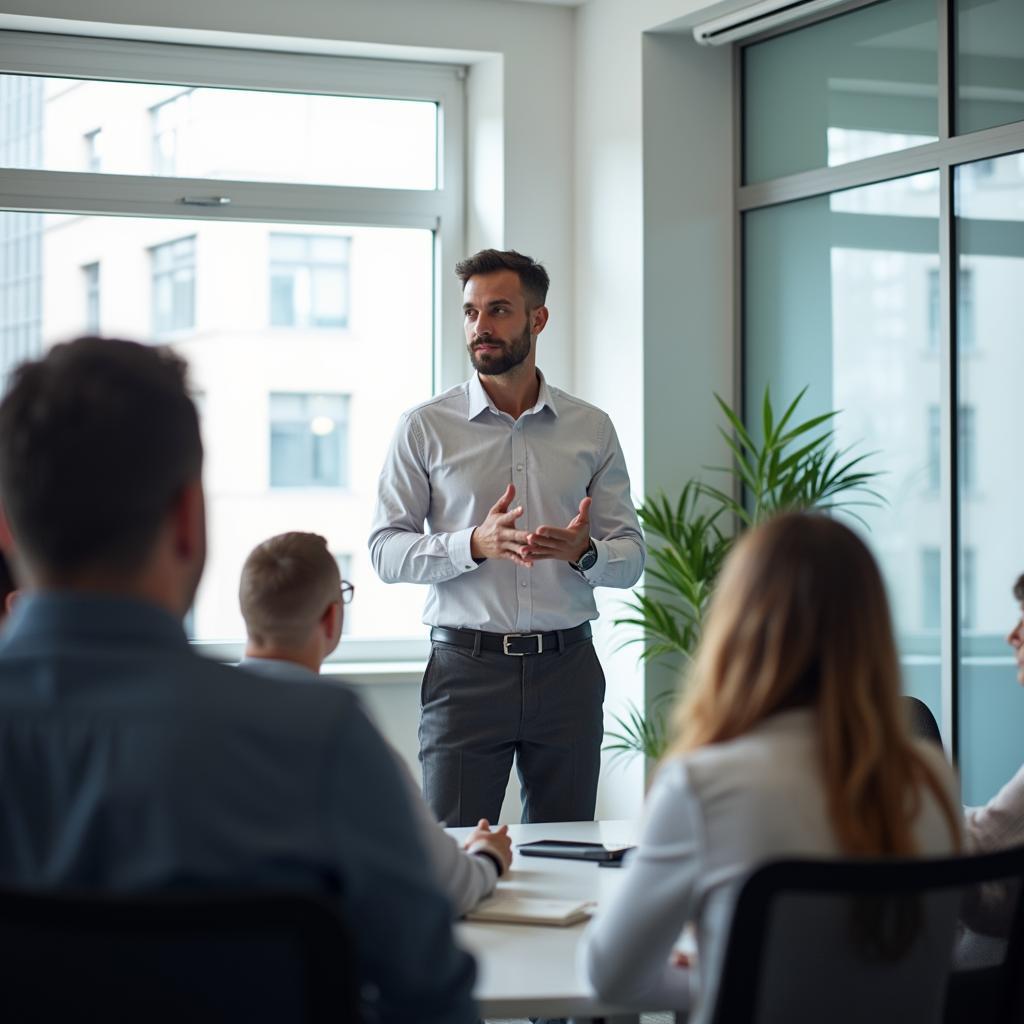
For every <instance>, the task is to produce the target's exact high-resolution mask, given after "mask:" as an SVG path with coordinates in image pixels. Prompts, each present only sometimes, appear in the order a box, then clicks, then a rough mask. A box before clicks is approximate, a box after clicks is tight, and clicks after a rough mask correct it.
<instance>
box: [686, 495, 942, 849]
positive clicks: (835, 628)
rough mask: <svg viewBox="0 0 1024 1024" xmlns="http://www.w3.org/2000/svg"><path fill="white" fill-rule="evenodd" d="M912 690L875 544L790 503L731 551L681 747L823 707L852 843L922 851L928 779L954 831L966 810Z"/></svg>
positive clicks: (830, 781) (830, 765) (836, 790)
mask: <svg viewBox="0 0 1024 1024" xmlns="http://www.w3.org/2000/svg"><path fill="white" fill-rule="evenodd" d="M899 697H900V669H899V659H898V655H897V651H896V642H895V639H894V636H893V629H892V621H891V618H890V614H889V602H888V600H887V598H886V593H885V585H884V583H883V581H882V576H881V573H880V571H879V569H878V566H877V564H876V563H875V560H874V558H872V556H871V553H870V552H869V551H868V549H867V547H866V546H865V545H864V543H863V542H862V541H861V540H860V539H859V538H858V537H857V535H856V534H855V533H854V532H853V531H852V530H850V529H848V528H847V527H845V526H843V525H841V524H840V523H838V522H836V521H835V520H833V519H830V518H828V517H826V516H824V515H820V514H811V513H787V514H784V515H780V516H778V517H777V518H775V519H773V520H771V521H770V522H768V523H766V524H764V525H762V526H759V527H757V528H756V529H754V530H751V531H750V532H749V533H747V534H745V535H744V536H743V537H742V538H741V539H740V540H739V541H738V542H737V544H736V547H735V549H734V550H733V552H732V553H731V555H730V556H729V558H728V559H727V561H726V565H725V567H724V568H723V570H722V575H721V577H720V579H719V582H718V584H717V588H716V591H715V595H714V597H713V599H712V602H711V607H710V608H709V611H708V616H707V620H706V623H705V628H704V635H703V638H702V640H701V644H700V648H699V650H698V652H697V654H696V656H695V659H694V663H693V666H692V670H691V674H690V679H689V684H688V691H687V693H686V695H685V698H684V699H683V701H682V702H681V703H680V705H679V708H678V710H677V713H676V721H675V733H676V736H677V740H676V744H675V750H676V751H688V750H693V749H695V748H697V747H700V746H704V745H706V744H711V743H718V742H722V741H725V740H730V739H734V738H736V737H738V736H742V735H743V734H744V733H746V732H748V731H750V730H751V729H753V728H754V727H755V726H757V725H758V724H759V723H761V722H762V721H764V720H765V719H766V718H768V717H769V716H770V715H772V714H774V713H776V712H778V711H783V710H787V709H790V708H796V707H811V708H814V709H815V714H816V717H817V722H818V736H819V747H820V755H821V765H822V771H823V777H824V782H825V792H826V797H827V802H828V808H829V814H830V817H831V820H832V825H833V829H834V831H835V834H836V837H837V840H838V842H839V845H840V847H841V849H843V850H844V852H846V853H849V854H910V853H912V852H914V849H915V844H914V839H913V834H912V822H913V818H914V816H915V815H916V812H917V809H918V808H919V807H920V801H921V787H922V785H923V786H927V787H928V788H930V789H931V790H932V791H933V792H934V793H935V795H936V797H937V798H938V800H939V802H940V805H941V806H942V808H943V811H944V813H945V814H946V816H947V819H948V820H949V824H950V830H951V833H952V834H953V836H954V839H956V838H958V836H959V825H958V820H959V817H958V815H957V814H956V812H955V810H954V808H953V806H952V805H951V803H950V801H949V799H948V797H947V796H946V793H945V790H944V789H943V787H942V785H941V782H940V780H939V779H938V778H937V777H936V775H935V773H934V772H932V770H931V769H930V768H929V766H928V764H927V763H926V761H925V760H924V759H923V758H922V757H921V756H920V755H919V754H918V752H917V750H916V749H915V747H914V743H913V741H912V739H911V738H910V736H909V734H908V730H907V725H906V721H905V716H904V714H903V711H902V708H901V706H900V702H899Z"/></svg>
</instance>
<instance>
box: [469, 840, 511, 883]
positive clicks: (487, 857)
mask: <svg viewBox="0 0 1024 1024" xmlns="http://www.w3.org/2000/svg"><path fill="white" fill-rule="evenodd" d="M474 847H477V844H476V843H474V844H473V846H471V847H470V848H469V850H468V851H467V852H468V853H469V854H470V855H471V856H473V857H479V858H480V859H481V860H482V861H483V862H484V863H485V864H490V866H491V867H492V868H493V870H494V881H495V882H497V880H498V879H499V878H501V875H502V871H503V870H504V866H503V865H502V863H501V861H500V860H499V859H498V855H497V854H496V853H492V852H491V851H490V850H487V849H484V848H483V847H477V848H476V849H474Z"/></svg>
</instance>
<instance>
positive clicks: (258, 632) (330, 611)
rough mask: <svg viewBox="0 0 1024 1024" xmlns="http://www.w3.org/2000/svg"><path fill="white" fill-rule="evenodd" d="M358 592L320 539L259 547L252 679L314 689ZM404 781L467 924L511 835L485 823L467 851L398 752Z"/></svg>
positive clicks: (434, 862) (249, 600)
mask: <svg viewBox="0 0 1024 1024" xmlns="http://www.w3.org/2000/svg"><path fill="white" fill-rule="evenodd" d="M354 594H355V588H354V587H353V585H352V584H351V583H349V582H348V581H346V580H343V579H342V578H341V574H340V573H339V572H338V563H337V562H335V560H334V558H333V557H332V556H331V553H330V551H328V550H327V541H326V540H324V538H323V537H320V536H318V535H317V534H315V533H298V532H293V533H282V534H278V535H277V536H276V537H271V538H270V539H269V540H265V541H264V542H263V543H262V544H258V545H257V546H256V547H255V548H254V549H253V550H252V552H250V554H249V557H248V558H247V559H246V560H245V564H244V565H243V566H242V577H241V581H240V583H239V590H238V597H239V604H240V605H241V609H242V617H243V618H244V619H245V629H246V634H247V640H246V647H245V658H244V659H243V660H242V662H241V664H240V665H239V667H240V668H242V669H244V670H245V671H246V672H249V673H253V674H256V675H260V676H264V677H269V678H273V679H282V680H286V681H289V680H290V681H292V682H296V683H308V682H312V681H316V680H317V679H318V678H319V672H320V667H321V665H322V664H323V661H324V659H325V658H326V657H327V656H328V655H329V654H330V653H331V652H332V651H333V650H334V649H335V648H336V647H337V646H338V642H339V641H340V640H341V630H342V624H343V622H344V617H345V605H346V604H348V603H349V602H351V600H352V598H353V596H354ZM392 753H393V754H394V760H395V764H396V766H397V767H398V771H399V775H400V776H401V779H402V782H403V783H404V784H405V788H406V792H407V795H408V798H409V804H410V806H411V808H412V812H413V824H414V827H415V828H416V830H417V832H418V833H419V837H420V839H421V841H422V843H423V846H424V847H425V848H426V851H427V855H428V857H429V858H430V863H431V867H432V868H433V870H434V874H435V876H436V877H437V880H438V883H439V884H440V886H441V888H442V889H443V890H444V892H445V893H446V894H447V896H448V899H449V900H450V901H451V904H452V909H453V911H454V914H455V916H456V917H461V916H462V915H463V914H465V913H466V912H467V911H469V910H471V909H472V908H473V907H475V906H476V905H477V903H479V902H480V900H482V899H483V898H484V897H485V896H488V895H490V893H491V892H493V891H494V886H495V884H496V883H497V881H498V878H499V877H501V875H503V874H504V873H505V872H506V871H507V870H508V868H509V865H510V864H511V863H512V841H511V840H510V839H509V836H508V827H507V826H504V825H503V826H502V827H501V828H499V829H497V830H495V831H492V830H491V828H490V823H489V822H488V821H486V820H484V819H481V821H480V822H479V823H478V824H477V827H476V829H474V831H473V832H472V834H471V835H470V836H469V838H468V839H467V840H466V842H465V843H464V844H463V845H462V846H460V845H459V844H458V843H457V842H456V841H455V840H454V839H452V837H451V836H449V835H448V834H447V833H446V832H445V831H444V830H443V829H442V828H441V827H440V826H439V825H438V823H437V822H436V821H435V820H434V819H433V817H431V814H430V811H429V810H428V809H427V805H426V804H425V803H424V802H423V796H422V794H421V793H420V790H419V786H417V784H416V782H415V780H414V779H413V777H412V773H411V772H410V771H409V769H408V768H407V767H406V766H405V763H404V762H403V761H402V759H401V758H400V757H399V755H398V752H397V751H392Z"/></svg>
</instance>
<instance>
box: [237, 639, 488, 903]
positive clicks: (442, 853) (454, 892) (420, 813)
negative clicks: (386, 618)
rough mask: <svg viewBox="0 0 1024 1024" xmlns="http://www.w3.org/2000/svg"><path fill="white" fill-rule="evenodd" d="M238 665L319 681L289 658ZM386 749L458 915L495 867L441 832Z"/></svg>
mask: <svg viewBox="0 0 1024 1024" xmlns="http://www.w3.org/2000/svg"><path fill="white" fill-rule="evenodd" d="M238 667H239V668H240V669H244V670H245V671H246V672H250V673H253V674H255V675H259V676H263V677H265V678H268V679H281V680H291V681H293V682H299V683H303V682H306V683H308V682H317V681H321V682H323V680H322V679H321V677H320V676H318V675H317V674H316V673H315V672H313V671H311V670H310V669H308V668H305V667H304V666H303V665H296V664H295V663H294V662H292V661H285V660H283V659H280V658H253V657H245V658H243V659H242V661H241V662H240V663H239V665H238ZM328 685H331V684H328ZM334 685H337V684H334ZM389 750H391V753H392V755H393V757H394V761H395V766H396V767H397V769H398V774H399V777H400V778H401V780H402V782H403V784H404V786H405V793H406V798H407V799H408V801H409V805H410V807H411V809H412V824H413V827H414V828H415V829H416V832H417V834H418V835H419V839H420V842H421V843H422V844H423V846H424V847H425V848H426V851H427V857H428V858H429V861H430V865H431V867H432V869H433V871H434V876H435V877H436V879H437V881H438V884H439V885H440V886H441V888H442V890H443V891H444V892H445V893H446V895H447V896H448V899H449V900H450V902H451V904H452V910H453V912H454V914H455V916H456V917H462V915H463V914H466V913H468V912H469V911H470V910H472V909H473V907H475V906H476V905H477V904H478V903H479V902H480V901H481V900H482V899H483V898H484V897H485V896H489V895H490V894H491V893H492V892H493V891H494V887H495V885H496V884H497V881H498V869H497V867H496V866H495V864H494V861H493V860H492V859H491V858H490V857H486V856H475V855H474V854H473V852H472V848H471V849H470V850H469V851H466V850H463V849H462V847H460V846H459V844H458V843H457V842H456V841H455V840H454V839H453V838H452V837H451V836H450V835H448V833H447V832H445V831H444V829H443V828H442V827H441V826H440V825H439V824H438V823H437V822H436V821H435V820H434V818H433V816H432V815H431V813H430V809H429V808H428V807H427V805H426V802H425V801H424V799H423V794H422V793H421V792H420V788H419V786H418V785H417V784H416V780H415V779H414V778H413V776H412V772H410V771H409V769H408V767H407V766H406V764H405V762H404V761H403V760H402V759H401V757H400V756H399V754H398V752H397V751H396V750H394V749H393V748H391V747H389Z"/></svg>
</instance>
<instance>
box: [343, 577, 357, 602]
mask: <svg viewBox="0 0 1024 1024" xmlns="http://www.w3.org/2000/svg"><path fill="white" fill-rule="evenodd" d="M355 592H356V588H355V586H354V585H353V584H351V583H349V582H348V580H342V581H341V603H342V604H351V603H352V596H353V595H354V594H355Z"/></svg>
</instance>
